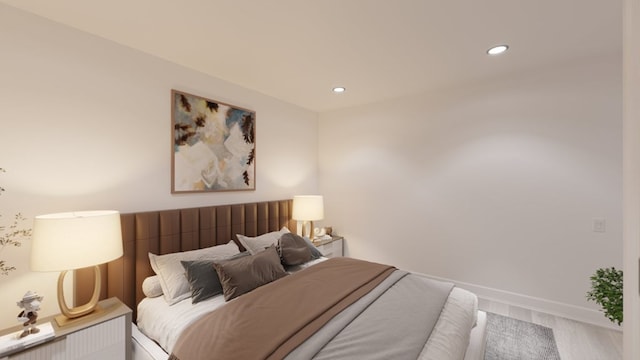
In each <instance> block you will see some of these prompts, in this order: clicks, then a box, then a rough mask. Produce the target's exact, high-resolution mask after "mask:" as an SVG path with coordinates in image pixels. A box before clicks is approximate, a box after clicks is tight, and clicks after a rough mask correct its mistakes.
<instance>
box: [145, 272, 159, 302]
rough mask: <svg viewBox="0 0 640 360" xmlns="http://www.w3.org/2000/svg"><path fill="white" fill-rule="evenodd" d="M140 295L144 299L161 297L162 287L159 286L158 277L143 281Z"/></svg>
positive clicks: (150, 277)
mask: <svg viewBox="0 0 640 360" xmlns="http://www.w3.org/2000/svg"><path fill="white" fill-rule="evenodd" d="M142 293H143V294H144V296H146V297H150V298H153V297H158V296H160V295H162V285H160V276H158V275H153V276H149V277H148V278H146V279H144V281H143V282H142Z"/></svg>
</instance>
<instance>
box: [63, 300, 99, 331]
mask: <svg viewBox="0 0 640 360" xmlns="http://www.w3.org/2000/svg"><path fill="white" fill-rule="evenodd" d="M103 313H104V309H102V307H100V306H99V305H98V306H96V308H95V309H94V310H93V311H92V312H90V313H88V314H86V315H83V316H81V317H76V318H68V317H66V316H64V315H63V314H60V315H57V316H56V317H55V319H56V324H57V325H58V327H60V328H62V327H65V326H71V325H78V324H81V323H83V322H85V321H90V320H91V319H93V318H95V317H99V316H101V315H102V314H103Z"/></svg>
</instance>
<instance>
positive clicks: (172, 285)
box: [149, 241, 240, 305]
mask: <svg viewBox="0 0 640 360" xmlns="http://www.w3.org/2000/svg"><path fill="white" fill-rule="evenodd" d="M238 253H240V249H238V245H236V243H234V242H233V241H230V242H229V243H228V244H226V245H218V246H212V247H208V248H204V249H198V250H192V251H183V252H178V253H171V254H165V255H155V254H152V253H149V261H150V262H151V268H152V269H153V271H155V273H156V274H157V275H158V276H160V286H161V287H162V293H163V294H164V299H165V300H166V301H167V303H169V305H173V304H175V303H177V302H178V301H180V300H183V299H186V298H188V297H189V296H190V295H191V293H190V292H189V282H188V281H187V278H186V276H184V268H183V267H182V264H181V263H180V261H182V260H185V261H189V260H205V259H206V260H224V259H227V258H229V257H230V256H233V255H236V254H238Z"/></svg>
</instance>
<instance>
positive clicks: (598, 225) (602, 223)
mask: <svg viewBox="0 0 640 360" xmlns="http://www.w3.org/2000/svg"><path fill="white" fill-rule="evenodd" d="M606 231H607V222H606V220H605V219H603V218H598V219H593V232H602V233H603V232H606Z"/></svg>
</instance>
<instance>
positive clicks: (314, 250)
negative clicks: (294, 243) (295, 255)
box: [303, 236, 324, 260]
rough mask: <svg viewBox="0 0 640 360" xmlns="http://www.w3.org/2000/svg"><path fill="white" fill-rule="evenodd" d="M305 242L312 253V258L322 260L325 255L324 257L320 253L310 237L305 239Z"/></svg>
mask: <svg viewBox="0 0 640 360" xmlns="http://www.w3.org/2000/svg"><path fill="white" fill-rule="evenodd" d="M303 239H304V242H306V243H307V246H308V247H309V251H311V256H312V257H313V259H314V260H315V259H320V258H321V257H323V256H324V255H322V253H321V252H320V250H318V248H317V247H316V246H315V245H313V243H312V242H311V240H309V238H308V237H306V236H305V237H303Z"/></svg>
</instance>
